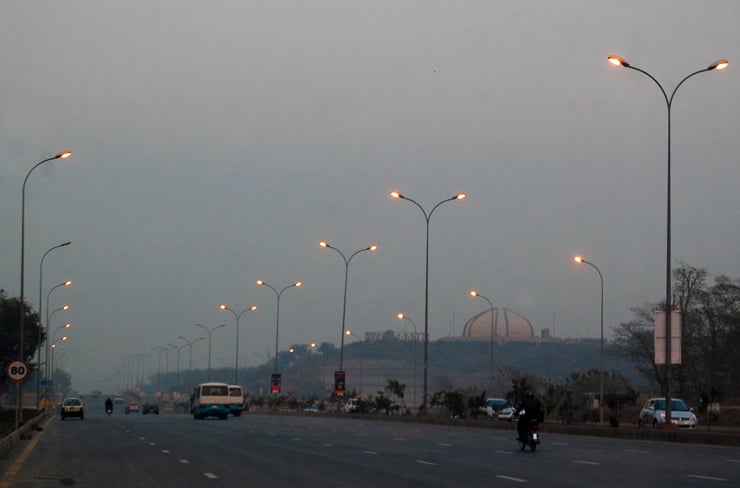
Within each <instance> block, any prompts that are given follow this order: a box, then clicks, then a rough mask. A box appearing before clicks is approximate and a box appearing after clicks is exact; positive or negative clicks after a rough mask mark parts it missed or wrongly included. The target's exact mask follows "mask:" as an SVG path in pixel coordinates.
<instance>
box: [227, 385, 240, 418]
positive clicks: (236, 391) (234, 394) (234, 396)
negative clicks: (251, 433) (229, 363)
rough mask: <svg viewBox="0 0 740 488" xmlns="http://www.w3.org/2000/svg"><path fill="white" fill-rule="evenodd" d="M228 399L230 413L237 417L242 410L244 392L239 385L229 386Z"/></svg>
mask: <svg viewBox="0 0 740 488" xmlns="http://www.w3.org/2000/svg"><path fill="white" fill-rule="evenodd" d="M229 397H230V398H231V407H230V413H231V414H232V415H233V416H234V417H239V416H240V415H241V414H242V410H244V392H243V391H242V387H241V386H239V385H229Z"/></svg>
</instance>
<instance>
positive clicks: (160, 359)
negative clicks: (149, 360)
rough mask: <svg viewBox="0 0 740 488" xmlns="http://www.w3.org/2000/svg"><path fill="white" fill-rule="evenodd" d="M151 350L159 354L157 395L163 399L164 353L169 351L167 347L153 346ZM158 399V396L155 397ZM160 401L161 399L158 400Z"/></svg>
mask: <svg viewBox="0 0 740 488" xmlns="http://www.w3.org/2000/svg"><path fill="white" fill-rule="evenodd" d="M150 349H152V350H154V351H156V352H157V393H159V396H160V398H161V397H162V352H164V351H165V350H167V348H166V347H165V346H152V347H151V348H150ZM154 396H155V398H156V395H154ZM158 399H159V398H158Z"/></svg>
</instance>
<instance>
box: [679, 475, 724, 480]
mask: <svg viewBox="0 0 740 488" xmlns="http://www.w3.org/2000/svg"><path fill="white" fill-rule="evenodd" d="M686 476H688V477H689V478H694V479H697V480H705V481H727V478H715V477H714V476H702V475H700V474H687V475H686Z"/></svg>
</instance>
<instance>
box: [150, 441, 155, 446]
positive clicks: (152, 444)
mask: <svg viewBox="0 0 740 488" xmlns="http://www.w3.org/2000/svg"><path fill="white" fill-rule="evenodd" d="M149 445H150V446H156V445H157V443H156V442H150V443H149Z"/></svg>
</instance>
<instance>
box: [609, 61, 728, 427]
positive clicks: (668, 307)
mask: <svg viewBox="0 0 740 488" xmlns="http://www.w3.org/2000/svg"><path fill="white" fill-rule="evenodd" d="M607 59H608V61H609V62H610V63H611V64H613V65H614V66H622V67H624V68H629V69H632V70H635V71H638V72H640V73H642V74H644V75H645V76H647V77H648V78H650V79H651V80H653V81H654V82H655V84H656V85H658V88H660V92H661V93H662V94H663V98H664V99H665V103H666V109H667V111H668V151H667V154H668V164H667V172H666V182H667V184H666V264H665V365H666V369H665V371H666V393H665V399H666V412H665V414H666V419H665V421H666V425H670V424H671V410H672V408H671V335H672V334H671V312H672V310H673V306H672V304H671V301H672V298H673V297H672V293H671V291H672V287H671V281H672V280H671V105H672V104H673V97H674V96H675V95H676V92H677V91H678V88H679V87H680V86H681V85H683V83H684V82H685V81H686V80H688V79H689V78H691V77H692V76H695V75H698V74H699V73H705V72H707V71H714V70H723V69H725V68H727V66H729V65H730V62H729V61H727V60H726V59H720V60H718V61H715V62H714V63H712V64H711V65H709V66H708V67H706V68H704V69H700V70H698V71H694V72H693V73H691V74H689V75H687V76H685V77H684V78H683V79H682V80H681V81H680V82H679V83H678V85H676V88H674V89H673V92H672V93H671V96H670V97H668V95H667V93H666V91H665V89H663V85H661V84H660V83H659V82H658V80H656V79H655V77H654V76H653V75H651V74H650V73H648V72H647V71H645V70H643V69H640V68H637V67H635V66H632V65H630V64H629V63H628V62H627V61H626V60H625V59H623V58H621V57H619V56H615V55H611V56H609V57H608V58H607Z"/></svg>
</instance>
